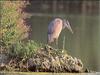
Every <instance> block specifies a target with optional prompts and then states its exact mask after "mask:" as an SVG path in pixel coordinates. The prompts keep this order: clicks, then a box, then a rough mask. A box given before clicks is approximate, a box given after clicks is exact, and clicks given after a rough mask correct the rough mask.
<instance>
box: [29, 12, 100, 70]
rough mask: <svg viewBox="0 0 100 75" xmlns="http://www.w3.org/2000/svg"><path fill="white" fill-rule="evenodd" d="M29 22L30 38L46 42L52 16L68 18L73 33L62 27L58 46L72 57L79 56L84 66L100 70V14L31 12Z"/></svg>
mask: <svg viewBox="0 0 100 75" xmlns="http://www.w3.org/2000/svg"><path fill="white" fill-rule="evenodd" d="M31 15H32V16H31V17H30V19H29V21H30V22H29V23H30V25H31V26H32V34H31V39H33V40H35V41H37V42H40V43H43V44H46V42H47V28H48V24H49V22H50V21H51V20H52V19H53V18H54V17H59V16H60V17H63V18H65V19H68V20H69V22H70V24H71V27H72V29H73V31H74V34H71V32H70V31H68V30H67V29H64V30H63V31H62V32H61V34H60V37H59V42H58V46H59V48H60V49H62V48H63V40H64V37H65V49H66V50H67V52H68V53H69V54H71V55H72V56H73V57H74V56H75V57H77V58H80V59H81V60H82V62H83V63H84V66H85V67H88V68H89V69H91V70H95V71H100V58H99V57H100V22H99V21H100V19H99V18H100V15H93V16H92V15H91V16H90V15H70V14H69V15H59V14H54V15H52V14H31Z"/></svg>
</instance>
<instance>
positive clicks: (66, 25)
mask: <svg viewBox="0 0 100 75" xmlns="http://www.w3.org/2000/svg"><path fill="white" fill-rule="evenodd" d="M63 23H64V24H63V28H67V29H68V30H69V31H70V32H71V33H72V34H73V30H72V28H71V26H70V23H69V21H68V20H67V21H66V20H65V19H64V20H63Z"/></svg>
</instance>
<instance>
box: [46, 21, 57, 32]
mask: <svg viewBox="0 0 100 75" xmlns="http://www.w3.org/2000/svg"><path fill="white" fill-rule="evenodd" d="M54 26H55V24H54V21H51V22H50V23H49V26H48V34H52V33H53V32H54Z"/></svg>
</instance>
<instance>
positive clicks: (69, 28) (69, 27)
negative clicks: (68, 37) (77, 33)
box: [67, 25, 74, 34]
mask: <svg viewBox="0 0 100 75" xmlns="http://www.w3.org/2000/svg"><path fill="white" fill-rule="evenodd" d="M67 28H68V30H69V31H70V32H71V33H72V34H73V33H74V32H73V30H72V28H71V26H70V25H68V26H67Z"/></svg>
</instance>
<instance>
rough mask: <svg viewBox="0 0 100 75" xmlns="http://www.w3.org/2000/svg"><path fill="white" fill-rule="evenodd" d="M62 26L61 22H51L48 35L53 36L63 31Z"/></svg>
mask: <svg viewBox="0 0 100 75" xmlns="http://www.w3.org/2000/svg"><path fill="white" fill-rule="evenodd" d="M61 28H62V26H61V24H60V21H59V20H53V21H51V22H50V24H49V26H48V34H52V33H54V32H56V31H59V30H61Z"/></svg>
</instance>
